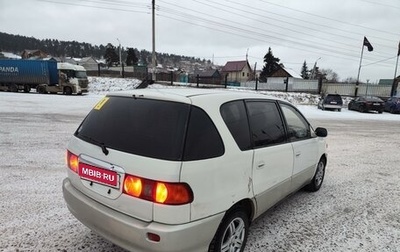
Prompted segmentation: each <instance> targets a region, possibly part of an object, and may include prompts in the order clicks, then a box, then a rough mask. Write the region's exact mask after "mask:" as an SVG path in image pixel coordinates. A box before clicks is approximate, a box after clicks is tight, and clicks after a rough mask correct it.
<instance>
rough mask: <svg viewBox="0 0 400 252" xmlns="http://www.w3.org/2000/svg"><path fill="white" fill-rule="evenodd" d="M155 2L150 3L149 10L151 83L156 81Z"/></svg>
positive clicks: (153, 0)
mask: <svg viewBox="0 0 400 252" xmlns="http://www.w3.org/2000/svg"><path fill="white" fill-rule="evenodd" d="M155 5H156V4H155V0H152V1H151V9H152V35H153V36H152V40H153V41H152V44H153V53H152V57H151V64H152V65H153V71H152V75H151V78H152V80H153V81H156V24H155V21H156V18H155V16H156V15H155Z"/></svg>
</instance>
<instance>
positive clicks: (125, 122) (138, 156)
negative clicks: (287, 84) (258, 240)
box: [63, 88, 327, 252]
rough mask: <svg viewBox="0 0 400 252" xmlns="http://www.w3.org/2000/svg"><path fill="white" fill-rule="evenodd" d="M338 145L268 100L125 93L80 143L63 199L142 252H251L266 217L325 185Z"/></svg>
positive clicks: (70, 158) (107, 105)
mask: <svg viewBox="0 0 400 252" xmlns="http://www.w3.org/2000/svg"><path fill="white" fill-rule="evenodd" d="M326 136H327V131H326V129H324V128H316V129H315V130H314V129H313V128H312V126H311V125H310V123H309V122H308V121H307V120H306V119H305V118H304V116H303V115H302V114H301V113H300V112H299V111H298V110H297V109H296V108H295V107H294V106H292V105H291V104H289V103H287V102H285V101H281V100H277V99H275V98H272V97H268V96H265V95H262V94H257V93H250V92H239V91H227V90H213V89H192V88H166V89H156V88H147V89H137V90H132V91H124V92H117V93H113V94H109V95H107V96H106V97H104V98H103V99H101V100H100V101H99V102H98V103H97V104H96V106H95V107H94V108H93V109H92V111H91V112H90V113H89V114H88V115H87V117H86V118H85V119H84V120H83V122H82V123H81V125H80V126H79V127H78V129H77V130H76V132H75V134H74V136H73V137H72V139H71V140H70V142H69V144H68V150H67V164H68V167H69V168H68V169H67V171H68V177H67V178H65V179H64V181H63V195H64V198H65V201H66V202H67V205H68V208H69V210H70V211H71V213H72V214H73V215H74V216H75V217H76V218H77V219H78V220H79V221H81V222H82V223H83V224H85V225H86V226H87V227H89V228H90V229H91V230H93V231H95V232H96V233H98V234H100V235H101V236H103V237H104V238H106V239H108V240H110V241H111V242H113V243H115V244H117V245H119V246H121V247H123V248H125V249H128V250H131V251H135V252H138V251H143V252H151V251H171V252H179V251H182V252H183V251H185V252H187V251H191V252H193V251H218V252H219V251H243V250H244V247H245V245H246V240H247V235H248V230H249V225H250V223H251V222H252V221H253V220H254V219H255V218H257V217H258V216H260V215H261V214H262V213H264V212H265V211H266V210H267V209H269V208H271V207H272V206H273V205H275V204H276V203H278V202H279V201H280V200H282V199H283V198H285V197H286V196H287V195H289V194H290V193H293V192H295V191H296V190H299V189H301V188H305V189H307V190H309V191H317V190H318V189H319V188H320V187H321V184H322V181H323V179H324V174H325V167H326V164H327V153H326V143H325V137H326Z"/></svg>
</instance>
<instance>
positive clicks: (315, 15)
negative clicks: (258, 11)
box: [259, 0, 399, 38]
mask: <svg viewBox="0 0 400 252" xmlns="http://www.w3.org/2000/svg"><path fill="white" fill-rule="evenodd" d="M259 1H260V2H263V3H266V4H270V5H274V6H278V7H280V8H284V9H288V10H292V11H295V12H300V13H304V14H307V15H311V16H314V17H318V18H322V19H326V20H331V21H335V22H338V23H342V24H346V25H350V26H354V27H360V28H364V29H368V30H373V31H377V32H382V33H386V34H390V35H395V36H398V35H399V34H397V33H393V32H388V31H382V30H380V29H374V28H371V27H366V26H363V25H359V24H352V23H349V22H344V21H342V20H338V19H334V18H329V17H325V16H321V15H317V14H314V13H310V12H306V11H302V10H298V9H294V8H290V7H287V6H283V5H280V4H276V3H271V2H269V1H266V0H259ZM361 1H365V2H367V1H366V0H361ZM371 37H372V36H371ZM375 38H381V37H375Z"/></svg>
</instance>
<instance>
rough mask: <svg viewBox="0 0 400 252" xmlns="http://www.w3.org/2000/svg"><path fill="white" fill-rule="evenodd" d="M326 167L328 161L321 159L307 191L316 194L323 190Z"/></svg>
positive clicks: (307, 186)
mask: <svg viewBox="0 0 400 252" xmlns="http://www.w3.org/2000/svg"><path fill="white" fill-rule="evenodd" d="M325 166H326V161H325V159H324V158H321V159H320V160H319V162H318V165H317V170H316V171H315V174H314V177H313V178H312V180H311V182H310V183H309V184H308V185H306V187H305V189H306V190H307V191H309V192H316V191H318V190H319V189H320V188H321V185H322V182H323V181H324V177H325Z"/></svg>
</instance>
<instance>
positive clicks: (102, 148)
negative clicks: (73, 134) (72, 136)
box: [79, 135, 109, 156]
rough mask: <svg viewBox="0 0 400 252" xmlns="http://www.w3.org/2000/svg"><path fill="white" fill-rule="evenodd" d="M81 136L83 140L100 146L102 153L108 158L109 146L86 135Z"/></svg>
mask: <svg viewBox="0 0 400 252" xmlns="http://www.w3.org/2000/svg"><path fill="white" fill-rule="evenodd" d="M79 136H80V137H82V138H85V139H86V140H88V141H90V142H91V143H93V144H95V145H97V146H99V147H100V148H101V151H102V152H103V153H104V155H106V156H107V155H108V153H109V151H108V149H107V146H106V145H105V144H104V143H100V142H98V141H96V140H94V139H93V138H91V137H89V136H85V135H79Z"/></svg>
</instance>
